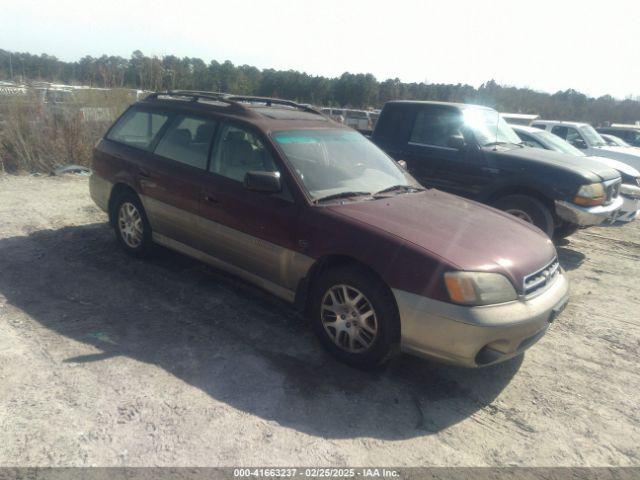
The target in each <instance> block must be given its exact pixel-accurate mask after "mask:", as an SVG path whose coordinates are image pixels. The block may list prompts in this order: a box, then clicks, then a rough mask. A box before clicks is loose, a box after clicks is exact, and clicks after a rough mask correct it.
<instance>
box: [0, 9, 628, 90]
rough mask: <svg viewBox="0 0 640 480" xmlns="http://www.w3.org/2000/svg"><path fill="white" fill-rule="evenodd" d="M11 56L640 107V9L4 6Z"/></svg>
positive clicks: (1, 22)
mask: <svg viewBox="0 0 640 480" xmlns="http://www.w3.org/2000/svg"><path fill="white" fill-rule="evenodd" d="M0 48H2V49H5V50H11V51H25V52H30V53H48V54H51V55H55V56H57V57H58V58H60V59H62V60H78V59H79V58H81V57H82V56H85V55H92V56H99V55H101V54H103V53H106V54H110V55H121V56H124V57H129V56H130V55H131V53H132V52H133V51H134V50H136V49H139V50H142V51H143V52H144V53H145V54H146V55H167V54H173V55H177V56H180V57H182V56H190V57H199V58H202V59H203V60H205V61H206V62H207V63H208V62H209V61H210V60H212V59H215V60H218V61H224V60H227V59H228V60H231V61H232V62H233V63H234V64H249V65H254V66H256V67H259V68H276V69H294V70H300V71H305V72H307V73H311V74H316V75H325V76H339V75H340V74H342V73H343V72H345V71H349V72H353V73H361V72H370V73H373V74H374V75H375V76H376V77H377V78H378V79H379V80H384V79H386V78H393V77H398V78H400V79H401V80H403V81H428V82H442V83H469V84H471V85H474V86H479V85H480V84H481V83H483V82H485V81H487V80H489V79H492V78H493V79H495V80H496V81H497V82H498V83H501V84H507V85H515V86H519V87H530V88H533V89H536V90H542V91H547V92H555V91H557V90H564V89H567V88H574V89H576V90H579V91H582V92H584V93H587V94H589V95H593V96H599V95H603V94H607V93H609V94H611V95H613V96H615V97H619V98H623V97H626V96H628V95H634V96H637V95H640V0H608V1H607V2H602V1H600V2H596V1H594V2H587V1H571V0H565V1H562V0H553V1H548V0H536V1H526V2H525V1H522V0H496V1H491V0H485V1H478V0H476V1H461V0H437V1H433V0H422V1H420V0H394V1H389V0H387V1H384V2H378V1H375V2H374V1H372V0H370V1H360V0H321V1H317V0H315V1H305V0H297V1H295V0H256V1H242V0H226V1H224V2H219V1H216V0H205V1H198V0H179V1H175V0H174V1H171V2H165V1H163V0H154V1H139V2H136V1H134V0H130V1H120V0H82V1H67V0H56V1H47V0H40V1H33V0H19V1H4V2H2V6H1V7H0Z"/></svg>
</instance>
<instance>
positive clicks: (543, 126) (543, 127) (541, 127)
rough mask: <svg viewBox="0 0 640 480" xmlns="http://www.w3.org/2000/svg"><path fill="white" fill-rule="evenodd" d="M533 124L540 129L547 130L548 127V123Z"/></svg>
mask: <svg viewBox="0 0 640 480" xmlns="http://www.w3.org/2000/svg"><path fill="white" fill-rule="evenodd" d="M531 126H532V127H533V128H539V129H540V130H546V129H547V127H546V125H544V124H542V123H532V124H531Z"/></svg>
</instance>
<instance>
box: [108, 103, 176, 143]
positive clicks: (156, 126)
mask: <svg viewBox="0 0 640 480" xmlns="http://www.w3.org/2000/svg"><path fill="white" fill-rule="evenodd" d="M168 118H169V117H168V115H165V114H161V113H155V112H143V111H140V110H136V109H130V110H128V111H127V113H125V114H124V115H123V116H122V117H121V118H120V120H118V123H116V124H115V126H114V127H113V128H112V129H111V131H110V132H109V134H108V135H107V138H108V139H109V140H114V141H116V142H120V143H124V144H126V145H131V146H132V147H137V148H142V149H145V150H148V149H149V147H150V146H151V144H152V143H153V140H154V139H155V137H156V135H157V134H158V132H159V131H160V129H161V128H162V126H163V125H164V124H165V123H166V121H167V119H168Z"/></svg>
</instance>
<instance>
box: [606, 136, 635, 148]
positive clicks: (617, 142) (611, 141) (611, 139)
mask: <svg viewBox="0 0 640 480" xmlns="http://www.w3.org/2000/svg"><path fill="white" fill-rule="evenodd" d="M600 136H601V137H602V138H604V139H605V140H606V141H607V145H614V146H617V147H630V146H631V145H629V144H628V143H627V142H625V141H624V140H622V139H621V138H619V137H616V136H615V135H602V134H600Z"/></svg>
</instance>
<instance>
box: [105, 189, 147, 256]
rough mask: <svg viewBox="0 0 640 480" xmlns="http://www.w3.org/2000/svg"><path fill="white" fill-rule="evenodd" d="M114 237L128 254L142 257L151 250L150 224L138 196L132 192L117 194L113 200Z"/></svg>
mask: <svg viewBox="0 0 640 480" xmlns="http://www.w3.org/2000/svg"><path fill="white" fill-rule="evenodd" d="M112 215H113V217H112V218H113V228H114V230H115V234H116V239H117V240H118V243H119V244H120V246H121V247H122V249H123V250H124V251H125V252H127V253H128V254H129V255H133V256H135V257H143V256H145V255H147V254H148V253H149V252H150V251H151V247H152V242H151V226H150V225H149V221H148V220H147V214H146V212H145V210H144V207H143V206H142V202H141V201H140V198H138V196H137V195H136V194H135V193H133V192H124V193H121V194H120V195H118V197H117V198H116V199H115V200H114V202H113V213H112Z"/></svg>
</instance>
